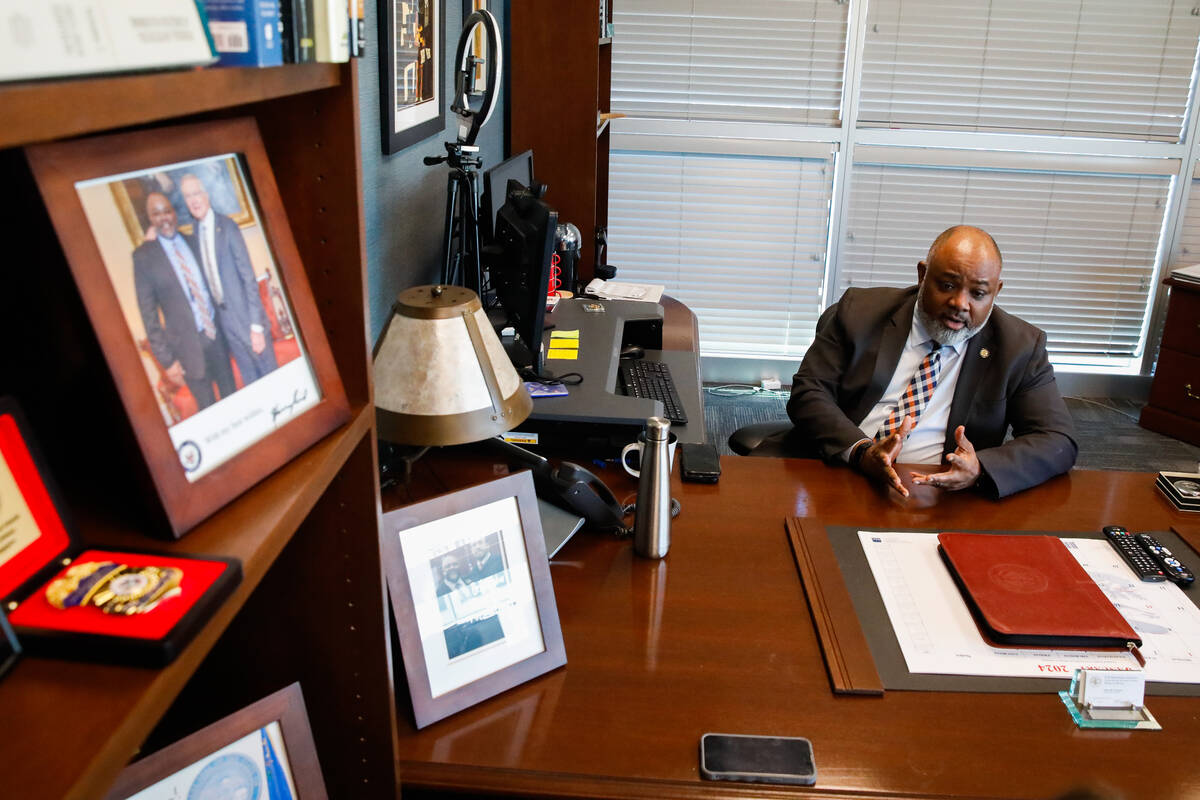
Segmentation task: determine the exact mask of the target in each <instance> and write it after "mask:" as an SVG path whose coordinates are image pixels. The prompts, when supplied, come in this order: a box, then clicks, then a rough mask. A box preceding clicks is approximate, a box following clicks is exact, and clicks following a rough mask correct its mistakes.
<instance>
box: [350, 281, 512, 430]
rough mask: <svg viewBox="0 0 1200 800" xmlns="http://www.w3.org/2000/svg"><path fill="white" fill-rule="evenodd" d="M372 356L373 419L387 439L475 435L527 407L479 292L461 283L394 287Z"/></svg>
mask: <svg viewBox="0 0 1200 800" xmlns="http://www.w3.org/2000/svg"><path fill="white" fill-rule="evenodd" d="M374 359H375V414H376V420H377V422H378V430H379V436H380V438H382V439H385V440H387V441H389V442H394V443H396V444H411V445H452V444H464V443H466V442H478V441H481V440H483V439H488V438H490V437H492V436H496V435H498V434H501V433H504V432H505V431H508V430H511V429H512V428H513V427H515V426H516V425H519V424H520V423H522V422H524V421H525V418H526V417H528V416H529V413H530V412H531V411H533V400H532V399H531V398H530V397H529V392H528V391H526V389H525V384H524V383H522V382H521V378H520V376H519V375H518V374H517V371H516V370H515V369H514V368H513V366H512V363H511V362H510V361H509V359H508V356H507V355H506V354H505V352H504V346H503V345H502V344H500V339H499V337H498V336H496V332H495V331H494V330H493V329H492V326H491V324H490V323H489V322H488V319H487V314H485V313H484V311H483V305H482V304H481V303H480V302H479V296H478V295H476V294H475V292H473V291H471V290H470V289H466V288H463V287H461V286H417V287H414V288H412V289H406V290H405V291H403V292H401V293H400V294H399V295H397V297H396V303H395V305H394V306H392V316H391V319H389V320H388V323H387V325H386V326H385V327H384V329H383V333H382V335H380V337H379V341H378V343H377V344H376V345H375V353H374Z"/></svg>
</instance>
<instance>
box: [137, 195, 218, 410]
mask: <svg viewBox="0 0 1200 800" xmlns="http://www.w3.org/2000/svg"><path fill="white" fill-rule="evenodd" d="M146 213H147V216H148V218H149V220H150V224H151V226H152V227H153V238H148V239H147V241H144V242H142V244H140V245H138V247H137V249H135V250H134V251H133V281H134V288H135V290H136V293H137V304H138V311H139V312H140V315H141V318H142V324H143V325H144V326H145V329H146V338H147V340H148V341H149V344H150V349H151V351H152V352H153V353H154V357H155V358H156V359H158V363H159V364H160V365H161V366H162V369H163V376H164V378H165V380H166V381H167V382H168V383H170V384H172V385H173V386H175V387H181V386H183V385H186V386H187V387H188V389H189V390H191V393H192V395H193V397H195V399H196V405H197V408H198V409H204V408H207V407H208V406H211V405H212V404H213V403H215V402H216V401H217V400H218V399H219V398H218V396H217V392H219V393H220V397H221V398H224V397H228V396H229V395H231V394H233V393H234V391H236V386H235V384H234V379H233V369H232V367H231V366H230V363H229V349H228V347H227V345H226V341H225V337H224V336H223V335H222V333H221V331H220V330H219V329H218V326H217V324H216V317H215V309H214V305H213V301H212V296H211V294H210V292H209V290H208V285H207V283H206V281H205V279H204V275H203V272H202V271H201V269H200V263H199V260H198V259H197V258H196V255H195V253H194V251H193V250H192V248H191V246H190V245H189V244H188V242H187V241H186V240H185V238H184V236H183V234H181V233H180V232H179V230H178V228H177V223H178V220H177V217H176V213H175V207H174V206H172V205H171V201H170V200H168V199H167V197H166V195H164V194H162V193H159V192H152V193H151V194H150V195H148V196H147V198H146ZM214 383H215V384H216V390H215V391H214V386H213V384H214Z"/></svg>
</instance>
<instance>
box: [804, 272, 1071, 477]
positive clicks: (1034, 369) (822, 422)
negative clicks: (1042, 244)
mask: <svg viewBox="0 0 1200 800" xmlns="http://www.w3.org/2000/svg"><path fill="white" fill-rule="evenodd" d="M916 297H917V287H915V286H913V287H910V288H908V289H892V288H873V289H847V290H846V293H845V294H844V295H842V299H841V300H839V301H838V302H837V303H835V304H833V305H832V306H830V307H829V308H828V309H826V310H825V313H824V314H822V315H821V319H820V321H819V322H818V323H817V334H816V339H815V340H814V341H813V344H812V346H811V347H810V348H809V349H808V352H807V353H806V354H805V356H804V361H803V362H802V363H801V364H800V369H799V370H798V371H797V372H796V375H795V377H794V378H793V379H792V397H791V400H790V401H788V416H790V417H791V418H792V421H793V422H794V423H795V425H796V429H797V430H796V434H797V436H798V437H799V438H801V439H807V440H809V441H811V442H812V443H813V446H814V447H815V449H816V451H817V454H819V455H820V456H821V457H823V458H825V459H826V460H829V459H833V458H834V457H836V456H837V454H838V453H840V452H842V451H843V450H845V449H846V448H848V447H849V446H850V445H852V444H854V442H856V441H859V440H860V439H862V438H864V437H865V436H868V435H869V434H866V433H864V432H863V431H862V430H860V429H859V428H858V425H857V424H856V422H855V421H857V420H861V419H862V418H863V417H865V416H866V415H867V413H868V412H869V411H870V410H871V408H872V407H873V406H874V405H875V404H876V403H877V402H879V398H880V397H882V396H883V392H884V390H885V389H886V388H887V385H888V383H889V381H891V378H892V373H893V372H895V369H896V364H897V362H899V360H900V353H901V351H902V350H903V349H904V344H905V342H906V341H907V339H908V334H909V331H910V329H911V326H912V318H913V309H914V308H915V306H916ZM985 353H986V355H985ZM962 358H963V364H962V370H961V372H960V373H959V376H958V384H957V386H956V387H955V391H954V400H953V401H952V402H951V405H950V419H949V422H948V424H947V426H946V443H945V452H947V453H949V452H952V451H953V450H954V448H955V446H956V445H955V442H954V430H955V428H957V427H958V426H959V425H965V426H966V434H967V438H968V439H970V441H971V444H973V445H974V446H975V450H976V452H977V453H978V456H979V463H980V464H981V465H982V467H983V470H984V472H985V473H986V476H987V478H988V479H990V482H991V484H992V486H991V487H989V488H991V489H993V490H994V493H995V495H996V496H999V497H1004V496H1005V495H1009V494H1012V493H1013V492H1018V491H1020V490H1022V489H1027V488H1029V487H1030V486H1036V485H1037V484H1039V483H1041V482H1043V481H1045V480H1047V479H1048V478H1051V477H1053V476H1055V475H1058V474H1060V473H1063V472H1066V471H1067V470H1069V469H1070V468H1071V466H1072V465H1073V464H1074V463H1075V456H1076V454H1077V452H1078V447H1077V446H1076V444H1075V440H1074V435H1075V429H1074V425H1073V424H1072V422H1071V416H1070V414H1069V413H1068V412H1067V407H1066V404H1065V403H1063V399H1062V395H1060V394H1059V391H1058V385H1057V383H1055V380H1054V369H1053V368H1052V367H1051V366H1050V362H1049V359H1048V357H1047V354H1046V334H1045V333H1044V332H1043V331H1041V330H1039V329H1038V328H1035V327H1034V326H1032V325H1030V324H1029V323H1027V322H1024V321H1023V320H1020V319H1017V318H1016V317H1014V316H1012V315H1011V314H1008V313H1007V312H1005V311H1004V310H1003V309H1000V308H995V309H994V310H993V311H992V317H991V319H990V320H989V321H988V324H987V325H986V326H985V327H984V329H983V330H982V331H980V332H979V333H977V334H976V335H975V336H973V337H971V339H970V341H968V343H967V346H966V350H965V352H964V353H963V356H962ZM1010 425H1011V426H1012V431H1013V439H1012V440H1011V441H1009V442H1005V441H1004V437H1005V434H1006V432H1007V430H1008V427H1009V426H1010ZM872 433H873V432H872ZM986 483H987V482H986V481H985V485H986Z"/></svg>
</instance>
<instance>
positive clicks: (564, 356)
mask: <svg viewBox="0 0 1200 800" xmlns="http://www.w3.org/2000/svg"><path fill="white" fill-rule="evenodd" d="M546 358H557V359H559V360H560V361H575V360H576V359H578V358H579V351H578V350H574V349H571V348H568V347H551V348H550V350H549V351H548V352H547V353H546Z"/></svg>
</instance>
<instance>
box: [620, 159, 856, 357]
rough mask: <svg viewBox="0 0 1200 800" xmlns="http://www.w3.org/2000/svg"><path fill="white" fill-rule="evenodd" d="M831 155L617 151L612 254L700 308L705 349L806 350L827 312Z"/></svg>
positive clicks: (625, 276) (627, 273) (637, 275)
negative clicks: (824, 309) (824, 301)
mask: <svg viewBox="0 0 1200 800" xmlns="http://www.w3.org/2000/svg"><path fill="white" fill-rule="evenodd" d="M832 174H833V170H832V159H831V158H825V159H817V158H791V159H788V158H764V157H752V156H712V155H697V154H678V153H639V152H614V153H613V154H612V157H611V162H610V173H609V197H610V202H609V228H610V233H609V246H610V256H609V261H610V262H611V263H612V264H614V265H616V266H617V269H618V271H617V279H618V280H627V281H637V282H643V283H662V284H665V285H666V286H667V292H668V293H669V294H670V295H671V296H673V297H675V298H676V299H678V300H681V301H683V302H684V303H686V304H687V305H688V306H689V307H690V308H691V309H692V311H694V312H695V313H696V315H697V317H698V318H699V323H700V340H701V341H702V342H703V343H704V352H705V353H706V354H738V355H753V356H792V357H795V356H799V355H801V354H802V353H803V352H804V350H805V349H806V348H807V347H808V345H809V343H810V342H811V341H812V332H813V329H814V327H815V324H816V319H817V317H818V315H819V314H820V311H821V286H822V281H823V278H824V262H825V245H826V240H827V237H828V229H829V204H830V195H831V188H832V183H833V178H832Z"/></svg>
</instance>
